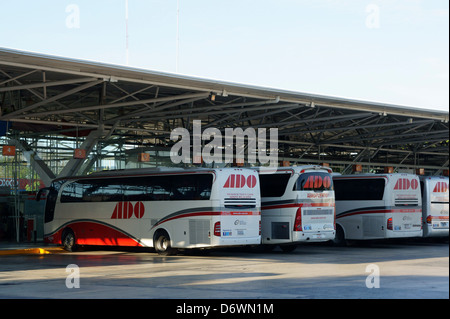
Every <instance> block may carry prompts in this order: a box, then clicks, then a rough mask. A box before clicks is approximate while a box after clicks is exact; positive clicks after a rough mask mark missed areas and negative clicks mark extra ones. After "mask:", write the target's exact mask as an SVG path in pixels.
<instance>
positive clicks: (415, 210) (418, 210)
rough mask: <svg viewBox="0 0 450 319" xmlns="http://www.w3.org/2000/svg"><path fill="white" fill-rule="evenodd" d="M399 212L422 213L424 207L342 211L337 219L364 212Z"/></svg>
mask: <svg viewBox="0 0 450 319" xmlns="http://www.w3.org/2000/svg"><path fill="white" fill-rule="evenodd" d="M387 213H392V214H397V213H403V214H413V213H422V209H421V208H418V209H376V210H365V211H356V212H351V213H341V214H339V215H337V216H336V219H339V218H341V217H348V216H353V215H364V214H387Z"/></svg>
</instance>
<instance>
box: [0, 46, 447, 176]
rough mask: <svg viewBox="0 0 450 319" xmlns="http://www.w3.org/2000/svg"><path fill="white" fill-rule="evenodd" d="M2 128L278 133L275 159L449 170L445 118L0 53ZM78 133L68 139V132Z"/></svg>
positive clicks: (152, 138) (145, 137)
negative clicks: (198, 127) (196, 127)
mask: <svg viewBox="0 0 450 319" xmlns="http://www.w3.org/2000/svg"><path fill="white" fill-rule="evenodd" d="M0 107H1V115H0V121H6V122H10V123H11V124H12V128H13V129H14V130H16V132H19V135H20V136H24V137H26V136H29V135H30V134H34V136H36V132H41V133H40V134H42V135H44V134H46V133H52V134H53V133H55V132H61V133H65V134H67V133H69V134H70V132H68V131H72V134H77V136H79V135H81V134H82V130H87V129H98V128H100V129H102V130H103V131H104V132H105V134H104V135H103V136H102V140H103V141H105V140H108V139H109V140H115V139H127V138H128V139H130V140H133V139H134V140H136V139H139V141H140V143H141V144H144V143H145V145H156V144H157V145H159V146H171V145H172V144H173V141H170V132H171V131H172V130H173V129H174V128H177V127H185V128H190V127H191V126H192V121H193V120H197V119H198V120H202V128H203V129H205V128H207V127H216V128H218V129H221V130H223V129H224V128H228V127H241V128H242V129H245V128H247V127H253V128H255V129H256V128H260V127H265V128H270V127H277V128H278V134H279V149H280V154H279V156H280V158H283V159H289V160H291V161H292V162H312V163H314V162H328V163H340V164H344V165H351V164H352V163H363V164H364V163H370V164H371V165H380V166H397V167H405V168H417V167H425V168H429V169H433V170H441V169H443V168H448V163H449V150H448V140H449V127H448V118H449V113H448V112H443V111H430V110H425V109H418V108H411V107H404V106H397V105H390V104H384V103H375V102H366V101H358V100H352V99H345V98H336V97H329V96H322V95H314V94H305V93H300V92H292V91H285V90H277V89H270V88H264V87H256V86H250V85H243V84H235V83H228V82H222V81H216V80H207V79H200V78H195V77H187V76H180V75H174V74H167V73H161V72H155V71H148V70H142V69H135V68H129V67H124V66H116V65H108V64H103V63H96V62H88V61H80V60H74V59H67V58H60V57H54V56H47V55H41V54H35V53H29V52H21V51H16V50H10V49H2V48H0ZM75 130H76V133H74V131H75Z"/></svg>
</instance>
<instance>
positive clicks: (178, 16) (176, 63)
mask: <svg viewBox="0 0 450 319" xmlns="http://www.w3.org/2000/svg"><path fill="white" fill-rule="evenodd" d="M179 20H180V0H177V49H176V57H175V72H177V73H178V56H179V42H180V28H179V27H180V23H179Z"/></svg>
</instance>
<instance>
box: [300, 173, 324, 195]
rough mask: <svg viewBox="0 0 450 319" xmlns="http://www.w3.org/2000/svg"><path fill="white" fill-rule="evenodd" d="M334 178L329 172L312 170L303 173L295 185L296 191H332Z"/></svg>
mask: <svg viewBox="0 0 450 319" xmlns="http://www.w3.org/2000/svg"><path fill="white" fill-rule="evenodd" d="M331 190H333V180H332V178H331V175H330V174H329V173H321V172H311V173H304V174H301V175H300V177H299V178H298V179H297V182H296V183H295V185H294V191H317V192H322V191H331Z"/></svg>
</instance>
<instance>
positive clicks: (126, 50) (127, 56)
mask: <svg viewBox="0 0 450 319" xmlns="http://www.w3.org/2000/svg"><path fill="white" fill-rule="evenodd" d="M125 34H126V36H125V37H126V47H125V53H126V64H127V65H128V64H129V53H128V0H125Z"/></svg>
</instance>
